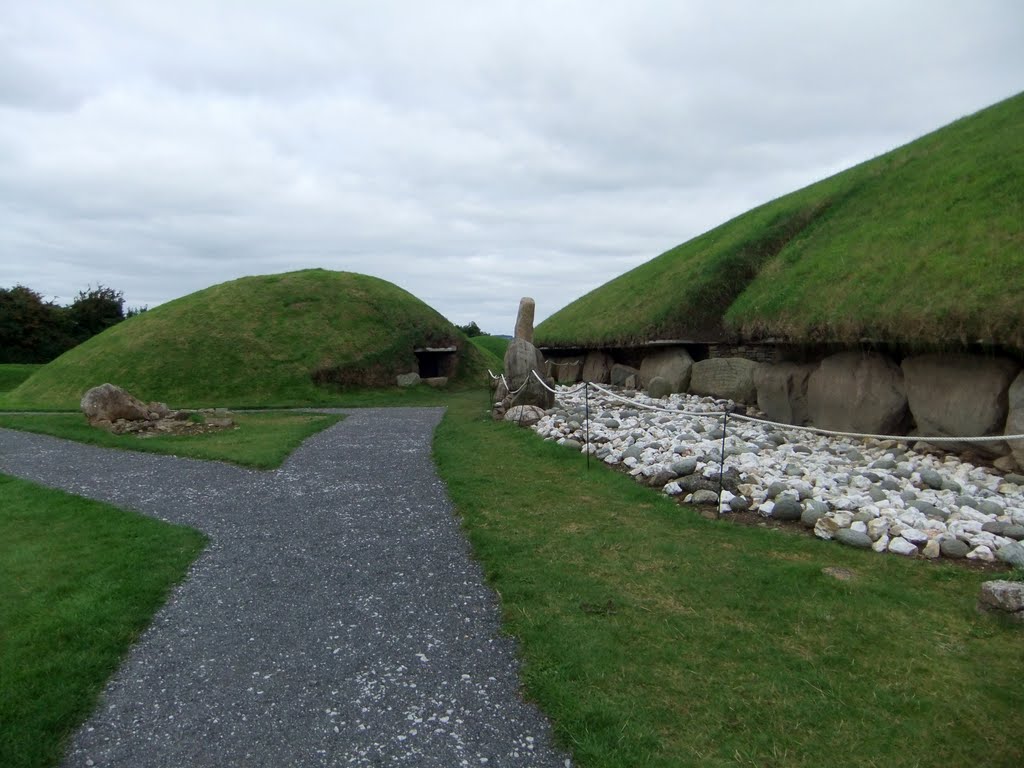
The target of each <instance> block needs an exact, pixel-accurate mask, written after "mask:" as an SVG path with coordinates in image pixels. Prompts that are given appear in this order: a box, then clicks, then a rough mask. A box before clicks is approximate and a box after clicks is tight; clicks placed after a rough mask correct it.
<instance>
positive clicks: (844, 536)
mask: <svg viewBox="0 0 1024 768" xmlns="http://www.w3.org/2000/svg"><path fill="white" fill-rule="evenodd" d="M833 538H834V539H835V540H836V541H838V542H840V543H842V544H845V545H846V546H848V547H856V548H857V549H870V548H871V544H872V543H873V542H872V541H871V537H870V536H868V535H867V534H866V533H863V532H862V531H855V530H853V529H852V528H840V529H839V530H838V531H836V532H835V534H833Z"/></svg>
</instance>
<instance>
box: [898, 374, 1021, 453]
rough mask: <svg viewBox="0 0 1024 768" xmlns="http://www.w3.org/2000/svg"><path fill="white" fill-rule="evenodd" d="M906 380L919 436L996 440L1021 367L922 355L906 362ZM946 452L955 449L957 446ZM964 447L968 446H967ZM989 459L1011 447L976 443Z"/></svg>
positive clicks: (997, 443) (946, 445)
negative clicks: (993, 438) (1008, 391)
mask: <svg viewBox="0 0 1024 768" xmlns="http://www.w3.org/2000/svg"><path fill="white" fill-rule="evenodd" d="M901 368H902V369H903V380H904V383H905V385H906V390H907V402H908V404H909V407H910V412H911V413H912V414H913V415H914V421H916V422H917V433H918V434H921V435H942V436H948V437H957V436H964V437H971V436H975V435H995V434H999V433H1000V432H1002V430H1003V427H1004V426H1005V425H1006V416H1007V390H1009V388H1010V384H1011V383H1012V382H1013V379H1014V377H1015V376H1016V375H1017V373H1018V371H1019V370H1020V366H1019V365H1018V364H1017V363H1016V362H1014V361H1013V360H1009V359H1007V358H1004V357H985V356H982V355H968V354H949V355H939V354H932V355H917V356H915V357H908V358H907V359H906V360H904V361H903V364H902V366H901ZM943 447H946V448H950V449H951V450H956V449H957V447H958V446H956V444H953V443H943ZM959 447H963V446H962V445H961V446H959ZM972 447H974V448H978V449H981V450H983V451H984V452H986V453H988V454H990V455H1000V454H1005V453H1006V452H1007V450H1008V449H1007V446H1006V443H1004V442H1003V441H998V440H996V441H993V442H991V443H974V444H973V446H972Z"/></svg>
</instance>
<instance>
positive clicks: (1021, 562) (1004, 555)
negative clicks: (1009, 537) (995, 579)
mask: <svg viewBox="0 0 1024 768" xmlns="http://www.w3.org/2000/svg"><path fill="white" fill-rule="evenodd" d="M996 557H997V558H998V559H999V560H1002V561H1003V562H1004V563H1009V564H1010V565H1012V566H1013V567H1014V568H1022V569H1024V544H1021V543H1019V542H1016V541H1015V542H1013V543H1012V544H1006V545H1004V546H1002V547H1000V548H999V549H997V550H996Z"/></svg>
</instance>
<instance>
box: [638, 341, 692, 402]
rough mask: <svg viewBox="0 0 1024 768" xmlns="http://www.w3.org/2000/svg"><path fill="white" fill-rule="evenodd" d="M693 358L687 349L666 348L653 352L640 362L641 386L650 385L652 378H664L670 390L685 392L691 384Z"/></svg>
mask: <svg viewBox="0 0 1024 768" xmlns="http://www.w3.org/2000/svg"><path fill="white" fill-rule="evenodd" d="M692 368H693V358H692V357H690V353H689V352H687V351H686V350H685V349H665V350H661V351H659V352H652V353H651V354H649V355H647V356H646V357H644V359H643V362H642V363H640V386H642V387H650V385H651V380H652V379H655V378H662V379H664V380H665V381H666V383H667V384H668V386H669V392H685V391H686V388H687V387H688V386H690V370H691V369H692Z"/></svg>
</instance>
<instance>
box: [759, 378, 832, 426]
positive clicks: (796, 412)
mask: <svg viewBox="0 0 1024 768" xmlns="http://www.w3.org/2000/svg"><path fill="white" fill-rule="evenodd" d="M817 368H818V365H817V363H809V364H808V363H765V364H762V365H759V366H757V368H755V369H754V387H755V389H757V407H758V408H760V409H761V410H762V411H764V412H765V415H767V416H768V418H769V419H771V420H772V421H781V422H782V423H784V424H796V425H797V426H800V425H802V424H806V423H807V422H808V421H810V412H809V411H808V408H807V382H808V381H809V380H810V378H811V374H812V373H814V371H815V370H816V369H817Z"/></svg>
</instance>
